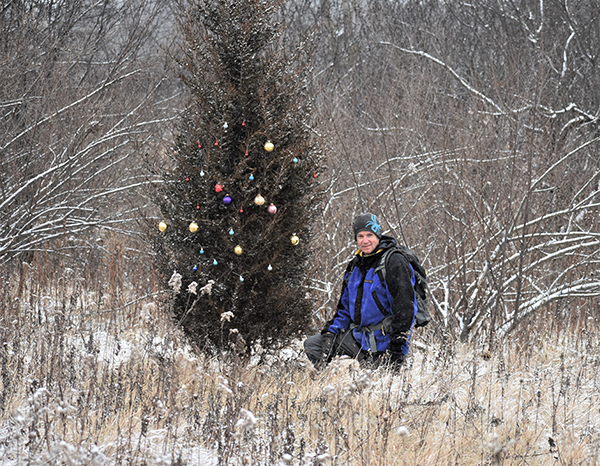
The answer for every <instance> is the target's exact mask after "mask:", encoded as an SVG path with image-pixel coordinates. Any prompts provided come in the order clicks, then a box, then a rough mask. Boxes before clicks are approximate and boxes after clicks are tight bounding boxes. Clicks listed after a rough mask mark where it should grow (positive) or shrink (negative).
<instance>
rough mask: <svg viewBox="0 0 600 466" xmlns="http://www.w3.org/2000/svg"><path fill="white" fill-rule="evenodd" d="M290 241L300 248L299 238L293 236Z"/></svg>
mask: <svg viewBox="0 0 600 466" xmlns="http://www.w3.org/2000/svg"><path fill="white" fill-rule="evenodd" d="M290 241H291V242H292V244H293V245H294V246H298V243H299V242H300V238H298V237H297V236H296V235H292V237H291V238H290Z"/></svg>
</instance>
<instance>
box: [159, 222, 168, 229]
mask: <svg viewBox="0 0 600 466" xmlns="http://www.w3.org/2000/svg"><path fill="white" fill-rule="evenodd" d="M158 229H159V230H160V231H165V230H166V229H167V224H166V222H160V223H159V224H158Z"/></svg>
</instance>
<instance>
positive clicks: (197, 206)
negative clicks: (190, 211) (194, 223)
mask: <svg viewBox="0 0 600 466" xmlns="http://www.w3.org/2000/svg"><path fill="white" fill-rule="evenodd" d="M196 210H200V203H199V202H198V203H197V204H196Z"/></svg>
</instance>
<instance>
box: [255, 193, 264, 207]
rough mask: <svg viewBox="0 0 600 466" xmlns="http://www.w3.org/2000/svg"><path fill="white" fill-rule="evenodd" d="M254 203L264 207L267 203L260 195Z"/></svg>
mask: <svg viewBox="0 0 600 466" xmlns="http://www.w3.org/2000/svg"><path fill="white" fill-rule="evenodd" d="M254 203H255V204H256V205H263V204H264V203H265V198H264V197H262V196H261V195H260V194H259V195H258V196H256V197H255V198H254Z"/></svg>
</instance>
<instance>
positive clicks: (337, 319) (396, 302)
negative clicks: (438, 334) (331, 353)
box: [323, 235, 417, 356]
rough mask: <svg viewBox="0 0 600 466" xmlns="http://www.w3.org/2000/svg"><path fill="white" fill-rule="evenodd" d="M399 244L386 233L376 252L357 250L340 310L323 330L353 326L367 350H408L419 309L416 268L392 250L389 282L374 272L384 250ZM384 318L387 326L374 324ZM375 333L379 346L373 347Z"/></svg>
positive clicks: (388, 266) (387, 270)
mask: <svg viewBox="0 0 600 466" xmlns="http://www.w3.org/2000/svg"><path fill="white" fill-rule="evenodd" d="M395 245H396V239H395V238H392V237H390V236H385V235H384V236H382V237H381V239H380V242H379V246H378V249H377V251H376V252H375V253H373V254H369V255H363V254H362V251H360V250H359V251H358V252H357V253H356V255H355V257H354V258H353V259H352V260H351V261H350V263H349V264H348V267H347V268H346V272H345V274H344V283H343V285H342V293H341V297H340V300H339V303H338V306H337V312H336V314H335V316H334V317H333V319H332V320H330V321H329V322H327V324H326V325H325V327H324V328H323V332H333V333H336V334H337V333H339V332H344V331H346V330H348V329H349V328H350V327H353V329H352V334H353V336H354V338H355V339H356V341H357V342H358V343H360V345H361V346H362V349H363V350H365V351H372V352H374V353H375V352H385V351H389V352H391V353H402V354H404V356H406V355H407V354H408V348H409V342H410V334H411V329H412V326H413V325H414V319H415V314H416V312H417V300H416V296H415V291H414V283H415V274H414V271H413V269H412V267H411V265H410V264H409V263H408V261H407V260H406V259H405V258H404V257H403V256H402V255H401V254H391V255H390V256H389V259H388V263H387V269H386V280H385V283H382V282H381V279H380V277H379V276H378V275H377V274H375V273H374V272H375V268H376V267H377V266H378V265H379V264H380V261H381V256H382V254H383V252H384V251H385V250H386V249H388V248H390V247H393V246H395ZM388 316H390V318H389V319H387V320H386V321H385V322H384V319H385V318H386V317H388ZM382 322H383V323H384V324H385V325H384V326H383V328H376V329H373V328H372V327H373V326H375V327H381V325H378V324H381V323H382ZM371 334H373V336H374V337H375V343H376V346H377V348H371V342H372V341H373V339H372V338H371Z"/></svg>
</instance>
